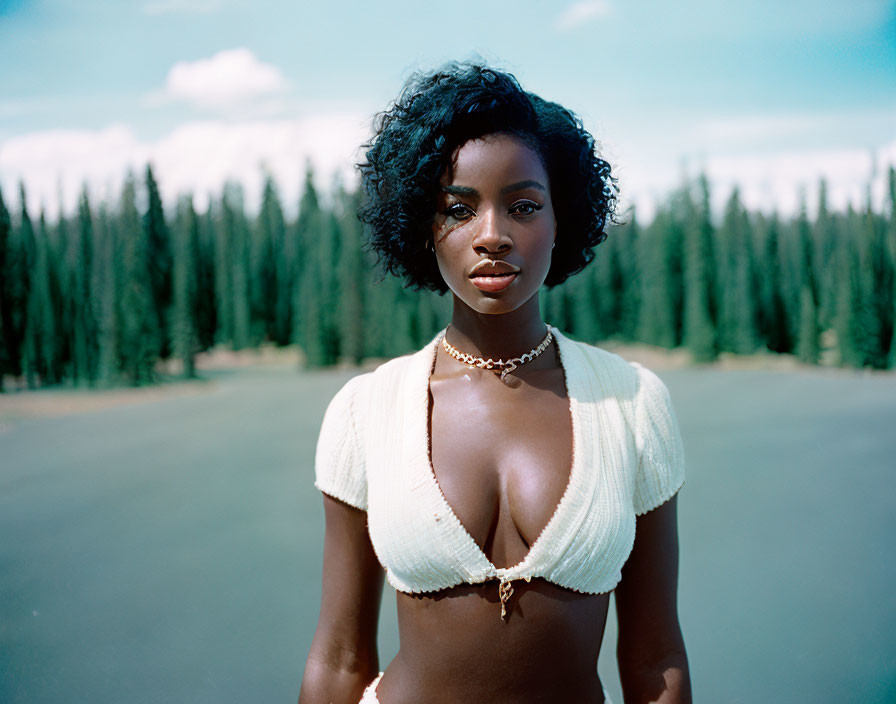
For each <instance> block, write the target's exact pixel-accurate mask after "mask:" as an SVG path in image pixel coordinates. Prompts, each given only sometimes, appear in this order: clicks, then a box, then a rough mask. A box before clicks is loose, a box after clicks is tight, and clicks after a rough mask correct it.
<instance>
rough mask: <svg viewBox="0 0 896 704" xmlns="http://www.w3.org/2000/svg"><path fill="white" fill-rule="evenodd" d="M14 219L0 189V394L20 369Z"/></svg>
mask: <svg viewBox="0 0 896 704" xmlns="http://www.w3.org/2000/svg"><path fill="white" fill-rule="evenodd" d="M11 235H12V219H11V218H10V216H9V210H8V209H7V208H6V203H4V201H3V191H2V189H0V393H3V391H4V390H5V387H4V377H5V375H6V374H13V375H14V374H17V372H18V367H19V360H18V354H19V352H18V346H19V345H18V344H17V340H16V339H15V329H14V327H13V308H12V306H13V296H14V293H13V279H14V277H15V276H16V273H15V272H14V270H13V266H12V264H13V261H14V260H13V256H12V253H11V251H10V250H11V249H12V247H13V240H12V236H11Z"/></svg>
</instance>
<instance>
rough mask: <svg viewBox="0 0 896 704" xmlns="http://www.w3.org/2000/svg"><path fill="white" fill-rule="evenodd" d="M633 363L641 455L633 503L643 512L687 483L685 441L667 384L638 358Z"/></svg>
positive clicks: (663, 500) (637, 509) (668, 497)
mask: <svg viewBox="0 0 896 704" xmlns="http://www.w3.org/2000/svg"><path fill="white" fill-rule="evenodd" d="M632 366H633V367H634V368H635V370H636V372H637V377H638V389H637V391H636V393H635V404H634V430H635V444H636V446H637V449H638V458H639V459H638V472H637V476H636V478H635V490H634V495H633V504H634V509H635V513H636V514H637V515H639V516H640V515H642V514H645V513H647V512H648V511H652V510H653V509H655V508H656V507H657V506H660V505H661V504H664V503H665V502H666V501H668V500H669V499H671V498H672V497H673V496H674V495H675V493H676V492H677V491H678V490H679V489H680V488H681V486H682V484H684V445H683V443H682V441H681V431H680V430H679V428H678V420H677V419H676V417H675V410H674V409H673V408H672V399H671V398H670V397H669V390H668V389H667V388H666V385H665V384H664V383H663V382H662V381H661V380H660V378H659V377H658V376H657V375H656V374H654V373H653V372H652V371H650V370H649V369H647V368H645V367H642V366H641V365H640V364H638V363H637V362H633V363H632Z"/></svg>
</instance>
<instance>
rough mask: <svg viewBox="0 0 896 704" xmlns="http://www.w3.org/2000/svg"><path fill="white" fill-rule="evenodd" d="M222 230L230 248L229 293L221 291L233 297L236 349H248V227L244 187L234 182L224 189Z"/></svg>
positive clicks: (232, 342) (249, 327) (249, 323)
mask: <svg viewBox="0 0 896 704" xmlns="http://www.w3.org/2000/svg"><path fill="white" fill-rule="evenodd" d="M221 227H222V228H223V230H224V241H225V242H226V243H227V244H228V246H229V248H230V256H229V257H228V260H229V264H230V268H231V272H230V277H229V281H230V290H229V291H228V290H225V291H222V293H223V294H224V295H229V296H230V298H231V304H230V310H231V313H232V316H233V319H232V326H233V329H232V336H231V338H230V340H231V345H232V347H233V349H235V350H241V349H244V348H246V347H248V346H249V345H250V343H251V327H252V322H251V314H250V301H249V279H250V274H249V241H248V240H249V226H248V223H247V221H246V216H245V212H244V209H243V192H242V188H241V187H240V186H239V185H238V184H235V183H231V184H228V185H227V186H225V191H224V198H223V199H222V201H221Z"/></svg>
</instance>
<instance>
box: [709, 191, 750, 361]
mask: <svg viewBox="0 0 896 704" xmlns="http://www.w3.org/2000/svg"><path fill="white" fill-rule="evenodd" d="M719 234H720V236H719V238H718V242H719V245H720V247H719V270H720V272H721V277H720V285H719V287H718V290H719V294H718V295H719V301H720V308H719V343H720V348H721V349H724V350H727V351H729V352H735V353H737V354H751V353H752V352H755V351H756V348H757V347H758V346H759V335H758V331H757V326H758V319H757V314H756V301H755V297H754V292H755V290H756V286H755V282H756V275H755V263H754V250H753V232H752V228H751V225H750V221H749V216H748V214H747V212H746V210H745V209H744V207H743V206H742V205H741V201H740V193H739V191H738V189H737V188H735V189H734V190H733V191H732V193H731V197H730V198H729V199H728V204H727V206H726V209H725V217H724V220H723V223H722V228H721V230H720V232H719Z"/></svg>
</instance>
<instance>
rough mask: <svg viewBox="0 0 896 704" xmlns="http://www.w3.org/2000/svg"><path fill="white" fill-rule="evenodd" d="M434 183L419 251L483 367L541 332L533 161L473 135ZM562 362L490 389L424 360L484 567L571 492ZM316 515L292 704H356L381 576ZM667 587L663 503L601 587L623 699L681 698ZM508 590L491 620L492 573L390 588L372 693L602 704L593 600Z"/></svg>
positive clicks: (333, 505)
mask: <svg viewBox="0 0 896 704" xmlns="http://www.w3.org/2000/svg"><path fill="white" fill-rule="evenodd" d="M442 186H443V191H442V195H441V197H440V202H439V204H438V214H437V216H436V218H435V221H434V226H433V243H434V247H435V252H436V257H437V260H438V263H439V269H440V271H441V273H442V276H443V277H444V279H445V282H446V283H447V284H448V286H449V288H450V289H451V291H452V294H453V298H454V312H453V316H452V321H451V325H450V326H449V328H448V330H447V333H446V335H447V339H448V342H450V343H451V344H452V345H454V346H455V347H457V348H458V349H460V350H462V351H464V352H468V353H470V354H473V355H476V356H482V357H485V358H488V357H493V358H495V359H497V358H500V357H503V358H507V357H510V356H518V355H519V354H521V353H523V352H526V351H528V350H530V349H532V348H533V347H535V346H537V345H538V343H539V342H541V340H542V339H543V337H544V335H545V332H546V327H545V324H544V322H543V320H542V318H541V315H540V313H539V305H538V290H539V288H540V287H541V285H542V283H543V281H544V278H545V276H546V275H547V271H548V268H549V267H550V256H551V248H552V245H553V241H554V237H555V233H556V221H555V219H554V215H553V210H552V208H551V199H550V184H549V182H548V177H547V174H546V172H545V169H544V166H543V164H542V162H541V160H540V159H539V157H538V155H537V154H536V153H535V152H534V151H533V150H532V149H531V148H530V147H528V146H526V145H525V144H524V143H522V142H521V141H519V140H517V139H515V138H512V137H510V136H507V135H489V136H487V137H485V138H483V139H478V140H471V141H470V142H467V143H466V144H465V145H463V146H462V147H461V148H460V149H458V150H457V152H456V153H455V155H454V160H453V163H452V166H451V168H450V169H449V170H448V171H447V172H446V174H445V175H444V177H443V179H442ZM483 258H488V259H491V260H500V261H503V262H506V263H508V264H510V265H511V267H513V268H518V270H519V271H518V273H517V274H516V275H515V276H514V280H513V281H512V283H511V284H510V285H509V286H507V287H506V288H504V289H503V290H501V291H497V292H489V291H483V290H481V289H480V288H477V286H475V285H474V283H473V280H472V279H471V278H470V271H471V269H472V268H473V267H474V266H475V265H476V264H477V263H478V262H479V261H481V260H482V259H483ZM561 362H562V361H561V359H560V357H559V354H558V352H557V348H556V343H552V345H551V346H550V347H548V348H547V350H546V351H545V352H544V353H543V354H542V355H541V356H539V357H537V358H535V359H534V360H532V361H531V362H529V363H527V364H525V365H523V366H521V367H520V368H519V369H518V370H516V371H514V372H513V375H512V378H510V379H508V381H507V382H502V381H501V380H500V378H499V376H498V375H496V374H495V373H493V372H490V371H485V370H479V369H472V368H470V367H468V366H467V365H465V364H462V363H461V362H459V361H457V360H455V359H454V358H452V357H451V356H449V355H448V354H447V353H446V352H445V351H444V350H443V349H442V348H441V347H439V350H438V352H437V354H436V358H435V364H434V367H433V370H432V374H431V377H430V443H431V460H432V470H433V472H434V474H435V476H436V479H437V481H438V483H439V486H440V488H441V490H442V493H443V494H444V496H445V499H446V500H447V502H448V504H449V505H450V506H451V507H452V509H453V510H454V512H455V514H456V515H457V517H458V519H459V520H460V522H461V523H462V524H463V526H464V527H465V528H466V530H467V531H468V532H469V534H470V536H471V537H472V538H473V540H474V541H475V542H476V543H477V545H479V547H480V548H481V549H482V551H483V552H484V554H485V555H486V557H487V558H488V559H489V560H490V561H491V562H492V563H493V564H494V565H495V566H497V567H509V566H511V565H515V564H516V563H518V562H520V561H521V560H522V559H523V558H524V557H525V556H526V554H527V553H528V551H529V547H530V546H531V544H532V543H533V542H534V541H535V540H536V539H537V538H538V536H539V534H540V533H541V531H542V530H543V529H544V527H545V525H547V523H548V521H549V520H550V519H551V517H552V515H553V513H554V510H555V509H556V507H557V504H558V503H559V502H560V499H561V497H562V496H563V493H564V491H565V490H566V487H567V484H568V482H569V474H570V468H571V465H572V424H571V416H570V408H569V399H568V395H567V390H566V384H565V380H564V370H563V367H562V363H561ZM508 382H509V383H508ZM459 438H460V439H462V441H459V440H458V439H459ZM324 509H325V514H326V540H325V545H324V578H323V579H324V585H323V599H322V603H321V616H320V621H319V623H318V628H317V631H316V633H315V636H314V641H313V643H312V647H311V652H310V653H309V656H308V663H307V665H306V669H305V677H304V681H303V683H302V691H301V694H300V695H299V702H300V704H317V703H318V702H334V703H337V704H342V703H345V704H349V703H350V704H355V703H356V702H357V701H358V700H359V699H360V697H361V694H362V692H363V690H364V688H365V686H366V685H367V684H368V683H369V682H370V681H371V680H372V679H374V677H376V675H377V673H378V671H379V662H378V657H377V652H376V627H377V617H378V612H379V601H380V597H381V593H382V586H383V575H382V569H381V568H380V566H379V564H378V563H377V560H376V556H375V555H374V553H373V548H372V546H371V544H370V539H369V535H368V533H367V525H366V513H365V512H363V511H360V510H358V509H355V508H352V507H350V506H347V505H345V504H343V503H341V502H340V501H338V500H336V499H333V498H331V497H328V496H326V495H325V496H324ZM677 582H678V535H677V519H676V501H675V499H674V498H673V499H671V500H670V501H668V502H666V503H665V504H663V505H662V506H660V507H658V508H657V509H655V510H653V511H651V512H649V513H648V514H646V515H644V516H641V517H639V518H638V520H637V530H636V537H635V543H634V547H633V549H632V553H631V555H630V557H629V559H628V561H627V562H626V564H625V567H624V568H623V572H622V580H621V582H620V583H619V584H618V585H617V587H616V590H615V591H616V607H617V616H618V621H619V641H618V647H617V657H618V662H619V669H620V675H621V679H622V685H623V690H624V695H625V701H626V702H663V703H665V704H673V703H676V704H678V703H682V702H690V701H691V696H690V680H689V675H688V666H687V656H686V654H685V648H684V643H683V640H682V636H681V630H680V627H679V622H678V614H677V606H676V592H677ZM512 586H513V589H514V591H513V595H512V596H511V598H510V599H509V601H508V603H507V609H508V613H507V617H506V619H502V618H501V616H500V613H501V609H500V601H499V597H498V582H497V581H496V580H491V581H489V582H485V583H483V584H476V585H466V584H464V585H458V586H455V587H452V588H448V589H444V590H441V591H438V592H434V593H427V594H422V595H420V594H418V595H411V594H404V593H402V592H398V593H397V599H398V622H399V634H400V638H401V649H400V651H399V653H398V655H397V656H396V658H395V659H394V660H393V661H392V662H391V663H390V664H389V667H388V668H387V670H386V672H385V674H384V675H383V677H382V679H381V680H380V683H379V685H378V687H377V697H378V699H379V701H380V702H382V703H383V704H411V703H415V704H419V703H420V702H426V703H432V704H438V703H439V702H445V703H446V704H447V703H451V704H453V703H455V702H494V703H495V704H501V703H505V702H506V703H507V704H511V703H513V704H528V703H532V704H534V703H535V702H552V703H555V702H570V703H576V704H582V703H591V702H594V703H597V702H602V701H603V692H602V687H601V683H600V680H599V679H598V677H597V657H598V654H599V652H600V647H601V641H602V638H603V631H604V625H605V622H606V616H607V609H608V606H609V594H596V595H595V594H580V593H578V592H575V591H572V590H569V589H565V588H563V587H560V586H557V585H555V584H552V583H550V582H548V581H546V580H543V579H539V578H535V579H532V581H531V582H529V583H527V582H525V581H522V580H517V581H514V582H513V583H512Z"/></svg>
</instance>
